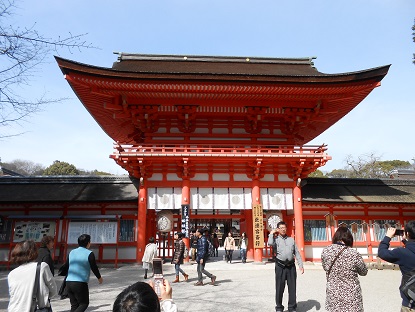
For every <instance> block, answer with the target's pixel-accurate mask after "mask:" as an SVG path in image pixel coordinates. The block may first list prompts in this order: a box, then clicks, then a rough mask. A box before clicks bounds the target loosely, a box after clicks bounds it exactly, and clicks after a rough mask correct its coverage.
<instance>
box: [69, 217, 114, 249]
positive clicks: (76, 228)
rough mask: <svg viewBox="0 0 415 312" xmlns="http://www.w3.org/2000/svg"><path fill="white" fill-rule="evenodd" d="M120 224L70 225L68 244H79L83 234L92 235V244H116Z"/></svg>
mask: <svg viewBox="0 0 415 312" xmlns="http://www.w3.org/2000/svg"><path fill="white" fill-rule="evenodd" d="M117 231H118V222H76V221H72V222H70V223H69V229H68V244H78V237H79V236H81V235H82V234H89V235H91V243H92V244H116V243H117Z"/></svg>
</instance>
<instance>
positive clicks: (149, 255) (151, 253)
mask: <svg viewBox="0 0 415 312" xmlns="http://www.w3.org/2000/svg"><path fill="white" fill-rule="evenodd" d="M156 256H157V245H156V244H154V243H151V244H147V246H146V249H145V250H144V255H143V259H141V261H143V263H144V262H147V263H153V259H154V258H155V257H156Z"/></svg>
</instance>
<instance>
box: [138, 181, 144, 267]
mask: <svg viewBox="0 0 415 312" xmlns="http://www.w3.org/2000/svg"><path fill="white" fill-rule="evenodd" d="M137 218H138V231H137V252H136V261H137V262H140V261H141V259H142V258H143V255H144V249H145V247H146V243H147V242H146V225H147V190H146V188H144V187H143V186H140V190H139V191H138V216H137Z"/></svg>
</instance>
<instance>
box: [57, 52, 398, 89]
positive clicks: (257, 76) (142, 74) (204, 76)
mask: <svg viewBox="0 0 415 312" xmlns="http://www.w3.org/2000/svg"><path fill="white" fill-rule="evenodd" d="M55 59H56V61H57V63H58V65H59V67H60V68H61V70H62V72H63V74H64V75H67V74H71V73H73V72H77V73H79V74H81V73H83V74H87V75H92V76H97V77H101V78H107V79H114V78H115V79H121V80H126V79H128V80H139V79H144V80H148V79H150V80H152V79H156V80H174V81H177V80H186V81H189V80H197V81H212V80H215V81H224V82H228V81H232V82H236V81H238V82H243V81H245V82H254V81H257V82H262V83H265V82H270V83H272V82H274V83H275V82H284V83H289V82H293V83H345V82H352V81H354V82H357V81H362V80H376V81H380V80H382V79H383V77H384V76H385V75H386V74H387V73H388V70H389V67H390V65H386V66H381V67H376V68H371V69H367V70H362V71H356V72H347V73H339V74H324V73H320V72H318V71H317V70H313V72H314V73H315V74H309V75H296V74H289V75H287V74H278V73H275V74H270V73H265V72H263V73H251V72H239V73H237V72H228V73H211V72H200V71H199V72H179V71H176V72H172V71H161V70H158V71H122V70H115V69H112V68H106V67H99V66H93V65H87V64H83V63H79V62H75V61H71V60H67V59H63V58H60V57H57V56H55ZM244 65H245V64H244ZM249 65H251V66H255V65H256V64H249Z"/></svg>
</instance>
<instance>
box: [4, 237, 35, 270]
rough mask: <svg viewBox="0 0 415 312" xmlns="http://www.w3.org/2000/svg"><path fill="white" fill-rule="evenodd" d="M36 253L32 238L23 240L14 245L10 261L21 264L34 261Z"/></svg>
mask: <svg viewBox="0 0 415 312" xmlns="http://www.w3.org/2000/svg"><path fill="white" fill-rule="evenodd" d="M37 255H38V253H37V246H36V244H35V242H34V241H32V240H25V241H23V242H19V243H17V244H16V246H14V248H13V250H12V253H11V260H10V262H11V263H16V264H18V265H21V264H23V263H27V262H32V261H35V260H36V259H37Z"/></svg>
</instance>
